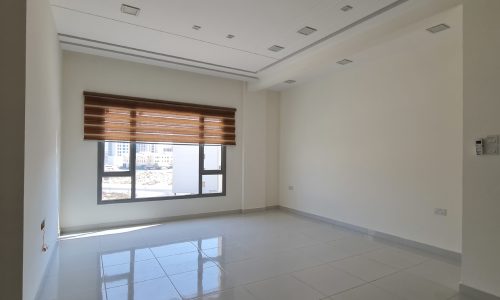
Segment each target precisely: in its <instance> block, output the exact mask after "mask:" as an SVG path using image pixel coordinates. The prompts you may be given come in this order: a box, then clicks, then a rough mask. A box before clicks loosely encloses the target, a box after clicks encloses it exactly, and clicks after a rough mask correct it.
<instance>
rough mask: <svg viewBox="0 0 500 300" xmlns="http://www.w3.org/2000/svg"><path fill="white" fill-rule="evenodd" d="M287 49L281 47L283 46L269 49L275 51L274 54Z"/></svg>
mask: <svg viewBox="0 0 500 300" xmlns="http://www.w3.org/2000/svg"><path fill="white" fill-rule="evenodd" d="M283 49H285V47H281V46H278V45H274V46H272V47H270V48H269V50H271V51H273V52H279V51H281V50H283Z"/></svg>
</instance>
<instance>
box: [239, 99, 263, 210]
mask: <svg viewBox="0 0 500 300" xmlns="http://www.w3.org/2000/svg"><path fill="white" fill-rule="evenodd" d="M243 95H244V102H243V103H244V108H243V183H244V184H243V201H242V209H254V208H261V207H265V206H266V150H267V149H266V127H267V117H266V108H267V102H266V101H267V99H266V98H267V93H266V92H265V91H261V92H250V93H244V94H243Z"/></svg>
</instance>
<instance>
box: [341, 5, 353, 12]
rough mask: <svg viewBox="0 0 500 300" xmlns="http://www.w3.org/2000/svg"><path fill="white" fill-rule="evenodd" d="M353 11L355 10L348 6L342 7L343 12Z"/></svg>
mask: <svg viewBox="0 0 500 300" xmlns="http://www.w3.org/2000/svg"><path fill="white" fill-rule="evenodd" d="M351 9H353V7H352V6H350V5H346V6H342V8H341V9H340V10H341V11H343V12H346V11H350V10H351Z"/></svg>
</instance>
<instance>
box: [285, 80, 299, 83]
mask: <svg viewBox="0 0 500 300" xmlns="http://www.w3.org/2000/svg"><path fill="white" fill-rule="evenodd" d="M296 82H297V81H295V80H292V79H288V80H287V81H285V83H288V84H293V83H296Z"/></svg>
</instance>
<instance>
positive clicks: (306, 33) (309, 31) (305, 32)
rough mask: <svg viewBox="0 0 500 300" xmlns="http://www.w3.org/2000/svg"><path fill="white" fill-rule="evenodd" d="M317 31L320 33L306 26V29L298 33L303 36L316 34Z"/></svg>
mask: <svg viewBox="0 0 500 300" xmlns="http://www.w3.org/2000/svg"><path fill="white" fill-rule="evenodd" d="M316 31H318V30H317V29H315V28H312V27H309V26H306V27H304V28H302V29H300V30H299V31H297V32H298V33H300V34H303V35H310V34H311V33H314V32H316Z"/></svg>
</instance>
